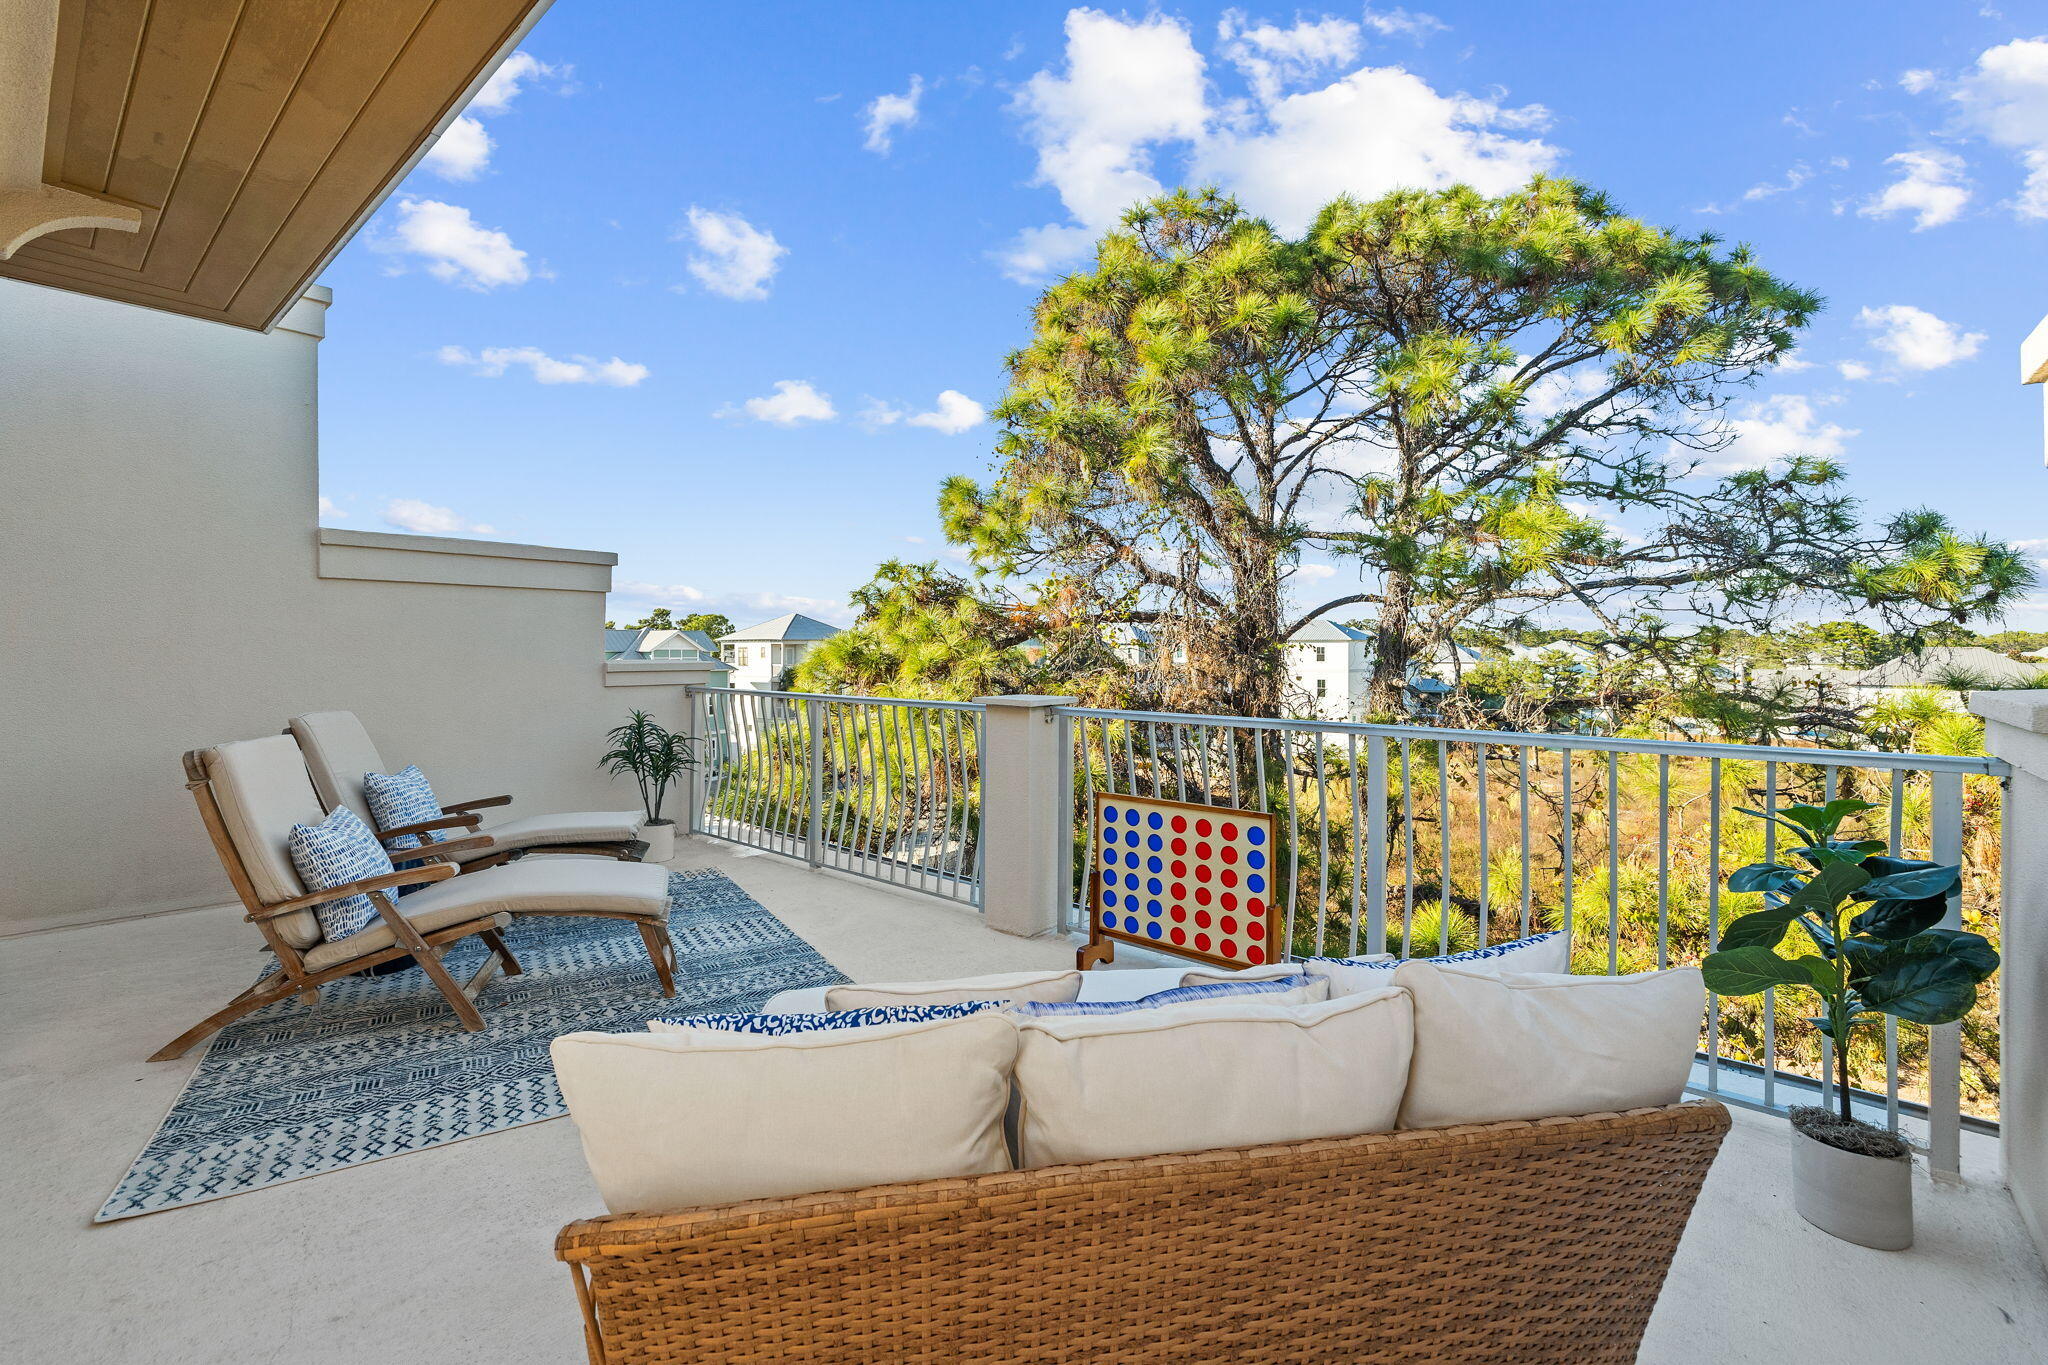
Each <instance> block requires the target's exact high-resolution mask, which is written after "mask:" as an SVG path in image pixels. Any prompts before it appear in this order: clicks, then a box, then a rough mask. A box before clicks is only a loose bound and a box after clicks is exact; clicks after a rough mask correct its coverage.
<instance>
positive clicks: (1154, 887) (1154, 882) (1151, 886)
mask: <svg viewBox="0 0 2048 1365" xmlns="http://www.w3.org/2000/svg"><path fill="white" fill-rule="evenodd" d="M1145 889H1146V890H1147V891H1150V892H1151V893H1152V894H1153V895H1155V896H1156V895H1158V894H1159V893H1160V892H1162V891H1164V890H1165V889H1166V888H1165V887H1164V886H1162V885H1160V882H1159V878H1157V877H1154V878H1152V879H1151V880H1150V881H1148V882H1146V883H1145Z"/></svg>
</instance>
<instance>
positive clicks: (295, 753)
mask: <svg viewBox="0 0 2048 1365" xmlns="http://www.w3.org/2000/svg"><path fill="white" fill-rule="evenodd" d="M185 776H186V783H185V785H186V787H187V788H188V789H189V790H190V791H191V792H192V795H193V797H194V799H195V800H197V801H198V803H199V814H200V818H201V819H202V820H204V821H205V823H206V831H207V833H208V834H209V835H211V836H212V838H213V846H214V850H215V852H217V853H218V854H219V855H220V860H221V865H222V866H223V867H225V868H226V869H227V873H228V879H229V880H230V881H231V882H233V883H234V887H235V894H236V895H238V896H239V897H241V900H242V905H243V907H244V908H245V909H246V911H247V912H248V913H247V918H248V919H249V920H250V921H251V922H252V923H254V924H255V925H256V927H257V928H258V929H260V930H262V932H263V937H264V940H265V941H266V942H267V943H269V945H270V948H271V951H272V952H274V953H275V954H276V955H277V962H278V966H277V969H276V970H275V971H273V972H271V973H269V974H268V975H266V976H265V977H264V978H263V979H262V980H260V981H258V982H257V983H256V984H255V985H253V986H251V987H250V988H249V989H248V990H246V991H243V992H242V993H241V994H240V995H238V996H236V997H235V998H234V999H233V1000H231V1001H229V1002H228V1003H227V1005H226V1006H225V1007H224V1008H222V1009H221V1010H219V1011H217V1012H216V1013H214V1014H212V1015H210V1016H208V1017H207V1018H206V1019H205V1020H203V1021H201V1022H200V1023H198V1024H196V1025H194V1026H193V1027H192V1028H190V1029H187V1030H186V1031H185V1032H184V1033H181V1034H179V1035H178V1036H177V1037H176V1038H175V1039H173V1040H172V1041H171V1042H170V1043H168V1044H166V1045H165V1046H164V1047H163V1048H161V1049H159V1050H158V1051H157V1052H156V1053H155V1054H154V1055H152V1056H151V1057H150V1060H151V1061H153V1062H160V1061H164V1060H166V1059H168V1058H171V1057H175V1056H177V1055H179V1054H180V1053H182V1052H184V1051H185V1050H186V1049H187V1048H189V1047H191V1046H192V1045H193V1044H194V1043H196V1042H198V1041H199V1040H200V1039H202V1038H204V1037H206V1036H207V1035H208V1034H210V1033H213V1032H214V1031H215V1030H217V1029H220V1028H222V1027H223V1026H225V1025H227V1024H229V1023H232V1022H233V1021H234V1020H236V1019H239V1018H240V1017H241V1016H243V1015H245V1014H247V1013H249V1012H250V1011H251V1010H257V1009H261V1008H262V1007H263V1006H265V1005H268V1004H270V1003H272V1002H273V1001H277V1000H282V999H284V998H285V997H286V996H289V995H295V994H296V995H299V996H300V997H301V998H302V999H303V1000H304V1001H305V1002H306V1003H307V1004H309V1005H310V1004H313V1003H314V1002H315V1001H317V1000H318V999H319V998H320V987H321V986H322V985H323V984H325V983H326V982H329V981H332V980H335V979H336V978H338V977H343V976H349V975H352V974H354V973H356V972H360V971H362V970H363V969H365V968H367V967H374V966H376V965H377V964H379V963H382V962H389V961H392V960H394V959H396V958H400V957H406V956H410V957H412V958H414V959H415V960H417V961H418V962H419V964H420V966H421V968H423V969H424V970H425V971H426V973H427V977H428V979H430V980H431V981H432V982H433V983H434V985H435V987H436V988H437V989H438V990H439V991H440V992H441V994H442V995H443V996H444V997H446V998H447V1000H448V1005H449V1008H451V1009H453V1010H454V1011H455V1016H456V1018H458V1019H459V1020H461V1022H462V1026H463V1027H464V1028H467V1029H481V1028H482V1027H483V1026H484V1020H483V1015H482V1014H481V1013H480V1012H479V1011H478V1010H477V1007H476V1003H475V1002H476V997H477V994H478V992H480V991H481V990H483V988H484V986H485V984H486V983H487V982H489V981H490V979H491V977H492V975H493V974H494V973H495V972H496V971H497V970H498V969H499V968H500V967H502V968H503V969H504V971H505V974H506V975H507V976H516V975H518V974H519V970H520V968H519V963H518V962H517V960H516V959H514V958H513V956H512V953H511V951H510V950H509V949H508V948H507V947H506V946H505V941H504V939H503V938H501V937H500V935H499V931H500V930H502V929H504V928H505V927H506V926H507V925H509V924H510V923H511V921H512V919H513V918H514V917H516V916H520V915H572V916H596V917H600V918H604V919H622V920H626V921H627V922H629V923H631V924H632V925H633V926H634V928H636V929H638V930H639V932H640V939H641V942H642V943H644V944H645V945H646V947H647V957H648V960H649V961H650V962H651V963H652V964H653V966H654V974H655V976H656V977H657V978H658V979H659V981H660V983H661V993H662V994H663V995H665V996H673V995H674V994H675V993H676V979H675V973H676V950H675V944H674V942H673V941H672V940H671V939H670V938H669V932H668V912H669V899H668V872H667V870H666V869H665V868H662V867H659V866H657V865H655V864H652V863H639V862H632V863H619V862H593V861H590V860H588V859H581V858H579V859H551V860H535V861H532V862H524V863H520V864H517V865H515V866H512V867H491V868H486V869H483V870H471V869H470V868H468V867H465V866H463V865H461V864H459V863H457V862H456V861H455V859H457V858H460V857H461V856H462V855H464V854H474V853H476V852H477V851H479V850H480V849H482V848H483V847H484V841H483V840H481V839H463V840H450V841H447V842H444V843H438V844H429V845H427V846H426V847H425V848H423V849H421V850H420V854H421V858H422V861H421V862H420V864H419V865H418V866H416V867H412V868H409V869H407V870H405V871H400V872H393V873H390V874H388V875H386V876H381V877H372V878H370V879H368V880H366V881H361V882H354V883H350V884H349V885H347V886H342V887H331V888H329V889H327V890H324V891H318V892H308V891H307V890H306V888H305V885H304V883H302V882H301V881H300V880H299V876H298V873H297V871H296V869H294V867H293V866H292V860H291V855H290V853H289V852H288V851H287V845H286V841H287V840H288V839H289V837H290V835H291V828H292V826H293V825H295V824H305V825H314V824H318V823H320V821H321V820H322V819H324V818H325V816H326V814H327V812H328V811H329V810H331V809H333V807H329V806H324V805H323V804H322V803H321V800H320V797H319V795H318V794H317V793H316V792H315V791H314V790H313V782H312V779H311V777H310V776H309V775H308V774H307V771H306V764H305V760H304V758H303V757H302V756H301V755H300V752H299V746H298V744H297V742H296V741H294V740H293V738H292V737H291V736H290V735H273V736H271V737H270V738H268V739H250V740H241V741H238V742H236V743H233V744H223V745H220V746H218V747H217V748H212V749H204V750H196V751H194V752H192V753H188V754H186V755H185ZM423 883H438V885H431V886H425V887H424V888H423V889H422V890H418V891H414V892H412V893H411V894H409V895H407V896H405V897H404V898H403V899H399V898H398V897H397V896H395V895H394V894H393V892H394V891H395V890H396V889H397V888H399V887H404V886H421V885H422V884H423ZM359 891H360V892H364V893H366V894H368V895H369V897H370V901H371V904H373V905H375V906H376V907H377V913H378V915H379V916H380V918H381V922H380V923H377V924H373V925H371V926H370V927H369V928H367V929H363V930H361V931H359V932H357V933H354V934H350V935H349V936H348V937H347V938H343V939H332V940H329V939H323V938H322V937H321V933H320V921H319V919H318V917H316V916H315V915H314V913H313V907H314V906H316V905H319V904H321V903H323V902H325V901H331V900H338V899H340V898H341V897H343V896H348V895H353V894H355V893H356V892H359ZM471 934H475V935H478V936H479V937H481V938H482V939H483V941H484V942H485V943H486V944H488V945H489V947H490V949H491V954H490V956H489V957H488V958H486V959H485V961H484V964H483V966H482V967H481V968H479V969H478V971H477V973H476V975H474V976H473V977H471V978H470V979H469V981H468V982H467V983H458V982H457V981H456V980H455V978H454V977H453V976H452V975H450V974H449V972H448V970H447V968H446V967H444V966H442V964H441V951H442V949H443V948H445V947H446V946H447V945H448V944H450V943H453V942H455V941H456V940H458V939H463V938H467V937H469V936H470V935H471Z"/></svg>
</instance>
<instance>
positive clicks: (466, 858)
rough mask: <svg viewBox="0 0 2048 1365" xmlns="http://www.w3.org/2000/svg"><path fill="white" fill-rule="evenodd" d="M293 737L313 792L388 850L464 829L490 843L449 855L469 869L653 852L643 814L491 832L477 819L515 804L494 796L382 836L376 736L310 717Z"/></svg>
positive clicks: (335, 714)
mask: <svg viewBox="0 0 2048 1365" xmlns="http://www.w3.org/2000/svg"><path fill="white" fill-rule="evenodd" d="M286 730H287V733H289V734H290V735H291V736H292V737H293V738H294V739H296V740H297V741H298V742H299V748H300V749H301V750H302V751H304V753H305V756H306V759H305V761H306V769H307V771H308V772H310V773H311V774H312V775H313V786H314V789H315V790H317V791H318V792H319V793H320V799H321V801H322V802H324V803H325V804H326V806H327V809H329V810H332V809H334V808H335V807H336V806H347V807H348V808H349V809H350V810H352V811H354V812H355V813H356V814H357V815H359V816H361V817H362V820H363V823H364V824H366V825H368V826H369V827H370V828H371V829H373V830H377V834H378V837H380V838H382V839H384V840H386V841H387V842H388V841H389V840H391V839H393V838H396V837H397V836H399V835H402V834H422V833H425V832H428V831H432V830H444V829H463V830H467V831H470V832H471V834H472V835H474V836H476V837H480V838H482V839H484V840H486V841H487V842H486V843H484V844H482V845H478V846H474V847H472V846H470V841H469V840H466V839H465V840H464V841H463V843H464V847H463V849H461V850H459V851H454V852H451V853H450V854H449V856H451V857H453V858H454V859H455V860H456V861H457V862H459V863H461V864H462V865H463V866H464V868H465V869H469V868H479V867H496V866H499V865H501V864H504V863H508V862H511V861H513V860H514V859H516V858H523V857H526V856H529V855H532V854H542V853H582V854H597V855H600V856H604V857H610V858H616V859H618V860H620V861H622V862H626V861H632V862H637V861H638V860H639V859H640V856H641V855H642V854H644V853H645V852H646V851H647V845H646V844H645V843H643V842H641V841H640V839H639V837H638V836H639V833H640V820H641V816H640V813H639V812H638V811H570V812H568V813H566V814H562V815H528V816H522V817H520V818H517V819H512V820H506V821H502V822H501V823H499V824H495V825H484V824H483V817H481V816H479V815H478V814H476V812H478V811H480V810H489V809H491V808H492V807H495V806H507V805H510V804H511V803H512V798H511V797H509V796H487V797H483V798H481V799H479V800H474V801H457V802H455V803H454V804H453V805H447V806H443V807H442V808H441V815H440V818H438V819H434V820H425V821H422V822H420V823H419V824H416V825H406V826H403V827H401V828H397V829H377V822H376V820H375V819H374V818H373V817H372V816H371V814H370V804H369V802H368V801H366V800H365V799H364V797H363V774H364V773H388V772H393V771H395V769H392V768H389V767H387V766H385V763H384V759H383V757H382V756H381V755H380V754H379V753H378V752H377V746H376V744H375V743H374V742H372V740H371V739H370V732H369V731H368V730H366V729H364V728H363V723H362V722H361V721H360V720H358V719H356V715H355V713H354V712H353V711H311V712H308V713H307V714H305V715H303V716H293V717H292V718H291V720H290V722H288V724H287V726H286Z"/></svg>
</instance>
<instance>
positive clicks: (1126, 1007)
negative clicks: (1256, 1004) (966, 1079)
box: [1010, 973, 1315, 1019]
mask: <svg viewBox="0 0 2048 1365" xmlns="http://www.w3.org/2000/svg"><path fill="white" fill-rule="evenodd" d="M1314 984H1315V978H1314V977H1312V976H1309V975H1307V974H1306V973H1304V974H1302V975H1300V976H1276V977H1272V978H1269V979H1267V980H1264V981H1211V982H1208V983H1207V984H1205V985H1201V986H1176V987H1174V988H1173V989H1172V990H1169V991H1154V992H1152V994H1150V995H1143V996H1139V997H1138V998H1137V999H1136V1000H1064V1001H1044V1000H1027V1001H1024V1002H1021V1003H1019V1004H1016V1005H1013V1006H1011V1007H1010V1013H1012V1014H1014V1015H1016V1016H1017V1017H1018V1018H1019V1019H1064V1018H1069V1017H1073V1016H1078V1015H1088V1014H1133V1013H1136V1012H1137V1011H1139V1010H1156V1009H1162V1008H1164V1007H1165V1006H1168V1005H1195V1004H1201V1003H1203V1002H1205V1001H1211V1000H1224V999H1228V998H1230V997H1232V996H1250V997H1257V996H1261V995H1284V994H1286V993H1287V992H1289V991H1298V990H1301V989H1303V988H1304V987H1308V986H1313V985H1314Z"/></svg>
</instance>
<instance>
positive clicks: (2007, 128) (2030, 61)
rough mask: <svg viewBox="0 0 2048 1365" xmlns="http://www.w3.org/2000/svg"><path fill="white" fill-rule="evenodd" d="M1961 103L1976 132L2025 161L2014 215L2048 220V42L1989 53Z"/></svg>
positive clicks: (2020, 41)
mask: <svg viewBox="0 0 2048 1365" xmlns="http://www.w3.org/2000/svg"><path fill="white" fill-rule="evenodd" d="M1955 99H1956V102H1957V103H1958V104H1959V105H1960V106H1961V107H1962V110H1963V114H1964V117H1965V118H1966V119H1967V120H1968V121H1969V122H1970V124H1971V125H1972V126H1973V127H1975V128H1976V129H1977V130H1978V131H1979V132H1981V133H1982V134H1983V135H1984V136H1985V137H1986V138H1988V139H1989V140H1990V141H1991V142H1993V143H1994V144H1996V145H1998V146H2000V147H2005V148H2009V149H2011V150H2012V151H2013V152H2015V153H2016V154H2017V155H2018V156H2019V160H2020V165H2021V166H2022V167H2024V168H2025V170H2026V173H2027V178H2026V183H2025V184H2024V185H2023V186H2022V187H2021V189H2020V193H2019V195H2018V197H2017V198H2016V199H2014V201H2013V212H2015V213H2016V214H2018V215H2019V216H2020V217H2022V218H2048V38H2015V39H2014V40H2013V41H2011V42H2009V43H2005V44H2002V45H2000V46H1998V47H1994V48H1991V49H1989V50H1987V51H1985V52H1984V53H1983V54H1982V55H1980V56H1979V57H1978V58H1977V65H1976V68H1975V69H1974V70H1972V71H1970V72H1969V73H1967V74H1966V75H1965V76H1964V77H1963V79H1962V82H1961V84H1960V85H1959V86H1958V87H1957V89H1956V91H1955Z"/></svg>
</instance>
